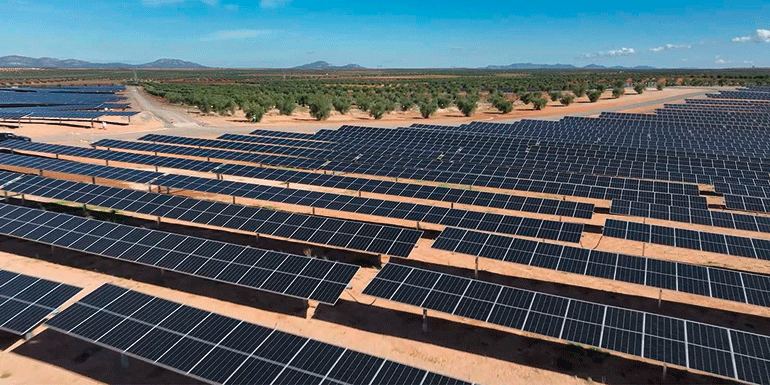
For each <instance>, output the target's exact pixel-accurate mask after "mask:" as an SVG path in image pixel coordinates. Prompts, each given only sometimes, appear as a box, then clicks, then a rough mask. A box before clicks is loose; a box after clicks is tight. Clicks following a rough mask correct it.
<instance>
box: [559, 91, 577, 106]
mask: <svg viewBox="0 0 770 385" xmlns="http://www.w3.org/2000/svg"><path fill="white" fill-rule="evenodd" d="M574 100H575V95H571V94H564V95H562V97H561V99H559V102H561V104H563V105H565V106H569V105H570V104H572V101H574Z"/></svg>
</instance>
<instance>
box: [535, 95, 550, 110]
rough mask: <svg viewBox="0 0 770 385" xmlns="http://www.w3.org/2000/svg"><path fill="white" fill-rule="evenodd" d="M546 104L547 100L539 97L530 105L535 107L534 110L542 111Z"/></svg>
mask: <svg viewBox="0 0 770 385" xmlns="http://www.w3.org/2000/svg"><path fill="white" fill-rule="evenodd" d="M546 104H548V99H546V98H543V97H539V98H537V99H533V100H532V105H533V106H534V107H535V109H536V110H542V109H543V108H545V105H546Z"/></svg>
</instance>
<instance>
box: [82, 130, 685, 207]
mask: <svg viewBox="0 0 770 385" xmlns="http://www.w3.org/2000/svg"><path fill="white" fill-rule="evenodd" d="M187 139H189V140H191V141H192V140H193V139H191V138H178V139H177V140H179V141H187ZM93 146H98V147H105V148H118V149H126V150H139V151H145V152H155V153H168V154H177V155H188V156H197V157H203V158H207V159H210V158H217V159H231V160H232V159H235V160H243V161H247V162H250V163H257V164H266V165H271V166H279V167H292V168H303V169H313V170H316V169H323V170H328V171H336V172H345V173H352V174H364V175H377V176H385V177H393V178H402V179H411V180H423V181H430V182H441V183H452V184H459V185H469V186H481V187H492V188H503V189H511V190H519V191H530V192H538V193H548V194H558V195H572V196H581V197H588V198H594V199H612V198H613V197H619V196H624V197H637V198H638V197H639V196H640V195H644V194H645V193H650V194H653V193H656V194H657V193H662V194H676V195H698V187H697V185H693V184H681V183H668V182H654V183H653V182H645V181H639V180H632V179H625V178H609V177H603V178H602V177H596V176H590V175H579V174H575V173H550V172H547V171H542V170H519V171H520V172H523V173H524V174H521V173H520V174H517V175H516V177H507V176H506V177H503V176H496V175H482V174H474V173H469V172H460V171H458V172H454V171H436V170H427V169H417V168H404V167H387V166H381V165H371V164H357V163H350V162H329V161H326V160H321V159H304V158H293V157H287V156H277V155H258V154H249V153H244V152H236V151H223V150H214V149H199V148H194V147H184V146H172V145H161V144H150V143H138V142H127V141H118V140H111V139H103V140H100V141H99V142H96V143H93ZM252 167H253V166H244V165H225V166H223V167H221V168H219V169H218V172H220V173H225V174H231V175H239V176H244V175H247V173H248V172H253V168H252ZM573 180H574V182H569V181H573Z"/></svg>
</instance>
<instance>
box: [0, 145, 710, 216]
mask: <svg viewBox="0 0 770 385" xmlns="http://www.w3.org/2000/svg"><path fill="white" fill-rule="evenodd" d="M22 143H25V144H17V143H14V144H6V142H0V147H6V148H14V149H17V150H25V151H34V152H43V153H51V154H62V155H71V156H77V157H85V158H93V159H109V160H114V161H118V162H126V163H134V164H144V165H152V166H160V167H169V168H177V169H183V170H191V171H209V172H217V173H221V174H226V175H234V176H246V177H251V178H257V179H265V180H276V181H281V182H292V183H300V184H307V185H313V186H323V187H331V188H339V189H346V190H354V191H365V192H372V193H377V194H385V195H395V196H402V197H408V198H420V199H429V200H437V201H443V202H454V203H463V204H468V205H475V206H482V207H496V208H503V209H508V210H515V211H527V212H537V213H541V214H549V215H559V216H569V217H576V218H591V216H592V214H593V207H594V205H593V204H588V203H579V202H570V201H559V200H555V199H542V198H532V197H528V198H524V197H519V196H515V195H508V194H501V193H490V192H484V191H476V190H468V189H462V188H450V187H443V186H428V185H422V184H411V183H401V182H391V181H384V180H374V179H366V178H354V177H343V176H337V175H326V174H316V173H311V172H302V171H293V170H286V169H275V168H264V167H254V166H242V165H224V164H222V163H216V162H207V161H198V160H191V159H182V158H172V157H163V156H154V155H142V154H135V153H124V152H114V151H104V150H93V149H88V148H82V147H72V146H63V145H53V144H45V143H28V142H22ZM0 164H1V163H0ZM164 180H166V181H168V179H165V178H164ZM223 183H225V182H224V181H223ZM637 198H638V199H645V198H649V199H651V200H653V201H655V202H662V203H667V204H677V202H679V201H680V199H683V201H684V202H685V203H686V204H688V205H689V204H701V203H702V205H704V206H705V205H706V198H704V197H693V196H685V195H681V196H676V195H674V196H672V195H669V194H644V195H643V196H637ZM693 200H697V203H687V202H691V201H693ZM701 200H702V202H701ZM693 202H695V201H693ZM554 206H555V207H556V210H555V211H553V207H554Z"/></svg>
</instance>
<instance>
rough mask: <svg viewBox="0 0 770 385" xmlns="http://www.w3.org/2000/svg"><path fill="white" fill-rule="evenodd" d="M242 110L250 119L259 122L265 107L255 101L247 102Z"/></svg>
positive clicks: (263, 114)
mask: <svg viewBox="0 0 770 385" xmlns="http://www.w3.org/2000/svg"><path fill="white" fill-rule="evenodd" d="M243 112H244V113H245V114H246V118H247V119H249V120H250V121H252V122H260V121H262V117H263V116H265V113H266V112H267V108H265V107H263V106H262V105H260V104H257V103H248V104H246V105H245V106H244V107H243Z"/></svg>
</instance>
